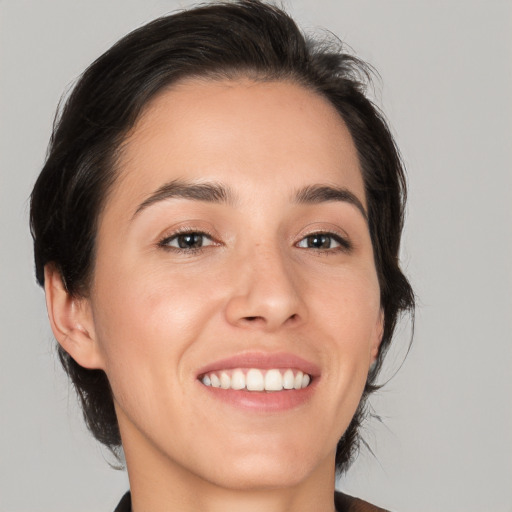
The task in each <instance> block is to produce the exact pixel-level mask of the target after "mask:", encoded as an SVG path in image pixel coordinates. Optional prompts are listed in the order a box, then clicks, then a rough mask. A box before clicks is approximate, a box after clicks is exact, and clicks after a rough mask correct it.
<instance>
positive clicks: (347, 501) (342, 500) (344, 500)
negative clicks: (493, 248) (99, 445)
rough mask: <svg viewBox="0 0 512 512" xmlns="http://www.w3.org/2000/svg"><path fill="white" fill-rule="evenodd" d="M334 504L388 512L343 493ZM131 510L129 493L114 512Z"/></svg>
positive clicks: (343, 511) (353, 510)
mask: <svg viewBox="0 0 512 512" xmlns="http://www.w3.org/2000/svg"><path fill="white" fill-rule="evenodd" d="M334 504H335V505H336V510H337V511H338V512H387V511H386V510H384V509H383V508H379V507H376V506H375V505H371V504H370V503H367V502H366V501H363V500H360V499H359V498H353V497H352V496H347V495H346V494H342V493H341V492H336V493H334ZM131 510H132V500H131V496H130V493H129V492H127V493H126V494H125V495H124V496H123V498H122V499H121V501H120V502H119V505H117V507H116V509H115V510H114V512H131Z"/></svg>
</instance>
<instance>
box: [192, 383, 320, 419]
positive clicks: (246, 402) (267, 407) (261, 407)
mask: <svg viewBox="0 0 512 512" xmlns="http://www.w3.org/2000/svg"><path fill="white" fill-rule="evenodd" d="M198 384H199V385H200V386H201V387H202V388H203V389H204V390H205V391H206V392H207V393H209V394H210V396H212V397H213V398H215V399H217V400H220V401H222V402H224V403H227V404H229V405H231V406H233V407H238V408H240V409H247V410H250V411H255V412H281V411H287V410H290V409H294V408H296V407H299V406H301V405H303V404H305V403H306V402H308V401H309V400H310V399H311V397H312V395H313V393H314V390H315V387H316V384H317V383H316V381H313V382H311V384H310V385H309V386H308V387H307V388H303V389H290V390H283V391H270V392H265V391H247V390H245V389H244V390H234V389H222V388H214V387H212V386H205V385H204V384H202V383H201V382H199V381H198Z"/></svg>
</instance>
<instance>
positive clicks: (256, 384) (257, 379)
mask: <svg viewBox="0 0 512 512" xmlns="http://www.w3.org/2000/svg"><path fill="white" fill-rule="evenodd" d="M245 386H246V387H247V390H248V391H263V390H264V389H265V381H264V380H263V374H262V373H261V372H260V370H255V369H254V368H251V369H250V370H249V371H248V372H247V376H246V377H245Z"/></svg>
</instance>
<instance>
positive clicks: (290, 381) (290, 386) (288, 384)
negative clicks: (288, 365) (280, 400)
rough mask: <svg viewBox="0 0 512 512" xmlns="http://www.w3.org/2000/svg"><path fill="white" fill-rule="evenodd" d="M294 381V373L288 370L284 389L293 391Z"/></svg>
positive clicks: (284, 378) (284, 379)
mask: <svg viewBox="0 0 512 512" xmlns="http://www.w3.org/2000/svg"><path fill="white" fill-rule="evenodd" d="M294 380H295V377H294V376H293V372H292V371H291V370H286V371H285V372H284V375H283V388H284V389H293V382H294Z"/></svg>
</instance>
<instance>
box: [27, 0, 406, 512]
mask: <svg viewBox="0 0 512 512" xmlns="http://www.w3.org/2000/svg"><path fill="white" fill-rule="evenodd" d="M365 76H366V68H365V66H364V65H363V64H362V63H361V62H360V61H358V60H357V59H355V58H354V57H351V56H349V55H346V54H344V53H343V52H342V51H341V50H340V49H339V48H337V47H333V45H331V46H327V45H326V44H325V43H314V42H312V41H306V40H305V39H304V36H303V35H302V34H301V32H300V31H299V30H298V28H297V27H296V25H295V24H294V22H293V21H292V20H291V19H290V18H289V17H288V16H287V15H286V14H285V13H284V12H282V11H281V10H279V9H277V8H275V7H272V6H269V5H266V4H264V3H261V2H259V1H254V0H250V1H241V2H237V3H227V4H211V5H209V6H205V7H200V8H197V9H194V10H190V11H186V12H182V13H179V14H176V15H173V16H167V17H164V18H161V19H158V20H155V21H154V22H152V23H149V24H148V25H146V26H144V27H142V28H140V29H138V30H136V31H135V32H133V33H131V34H129V35H128V36H126V37H125V38H124V39H122V40H121V41H119V42H118V43H117V44H116V45H114V46H113V47H112V48H111V49H110V50H109V51H108V52H106V53H105V54H104V55H103V56H101V57H100V58H99V59H98V60H97V61H96V62H95V63H93V64H92V65H91V66H90V68H89V69H88V70H87V71H86V72H85V73H84V75H83V76H82V78H81V79H80V81H79V82H78V84H77V86H76V87H75V89H74V91H73V93H72V95H71V96H70V98H69V99H68V101H67V103H66V106H65V107H64V109H63V111H62V112H61V115H60V119H59V121H58V123H57V125H56V128H55V131H54V135H53V137H52V141H51V146H50V150H49V154H48V159H47V161H46V164H45V166H44V168H43V170H42V172H41V174H40V176H39V179H38V181H37V183H36V185H35V187H34V190H33V193H32V203H31V227H32V233H33V237H34V248H35V260H36V274H37V279H38V281H39V283H40V284H41V285H42V286H44V288H45V293H46V299H47V308H48V313H49V317H50V322H51V326H52V330H53V332H54V334H55V337H56V339H57V341H58V342H59V354H60V357H61V360H62V362H63V364H64V367H65V369H66V371H67V372H68V374H69V376H70V378H71V380H72V381H73V383H74V385H75V387H76V389H77V392H78V394H79V397H80V399H81V402H82V406H83V410H84V416H85V419H86V422H87V425H88V427H89V428H90V430H91V432H92V433H93V435H94V436H95V437H96V438H97V439H98V440H99V441H101V442H102V443H104V444H105V445H107V446H108V447H109V448H111V449H112V450H114V451H116V450H118V449H119V448H120V447H121V446H122V449H123V451H124V454H125V457H126V465H127V470H128V476H129V479H130V491H131V494H127V495H126V496H125V497H124V498H123V500H122V502H121V503H120V505H119V507H118V509H117V510H119V511H124V510H133V511H134V512H139V511H144V510H151V511H154V512H157V511H160V510H162V511H163V510H180V511H194V510H201V511H203V510H207V511H216V510H220V509H222V510H240V511H250V510H267V511H276V512H277V511H285V510H294V511H313V510H314V511H320V510H322V511H323V510H326V511H332V510H334V509H335V508H336V510H338V511H339V512H341V511H344V510H379V509H378V508H376V507H373V506H371V505H369V504H366V503H364V502H362V501H361V500H357V499H354V498H350V497H348V496H344V495H342V494H340V493H336V494H334V483H335V473H336V471H338V472H339V473H342V472H343V471H344V470H345V469H346V468H347V467H348V465H349V464H350V461H351V459H352V456H353V454H354V450H355V449H356V448H357V440H358V427H359V424H360V422H361V420H362V419H363V417H364V406H365V401H366V399H367V397H368V395H369V393H371V392H372V391H374V390H375V381H376V377H377V375H378V372H379V369H380V367H381V364H382V361H383V358H384V355H385V353H386V351H387V349H388V347H389V344H390V342H391V337H392V334H393V330H394V326H395V323H396V320H397V317H398V315H399V314H400V313H401V312H403V311H405V310H408V309H412V308H413V303H414V299H413V293H412V290H411V288H410V285H409V283H408V282H407V279H406V278H405V277H404V275H403V274H402V272H401V270H400V268H399V265H398V249H399V243H400V235H401V230H402V221H403V206H404V204H403V203H404V197H405V183H404V174H403V170H402V166H401V162H400V158H399V155H398V152H397V150H396V148H395V145H394V142H393V139H392V137H391V135H390V133H389V130H388V128H387V126H386V124H385V122H384V121H383V119H382V118H381V117H380V115H379V113H378V111H377V110H376V109H375V107H374V106H373V105H372V104H371V102H370V101H369V100H368V99H367V98H366V97H365V96H364V93H363V83H362V82H363V81H364V78H365ZM333 496H334V500H333Z"/></svg>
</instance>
